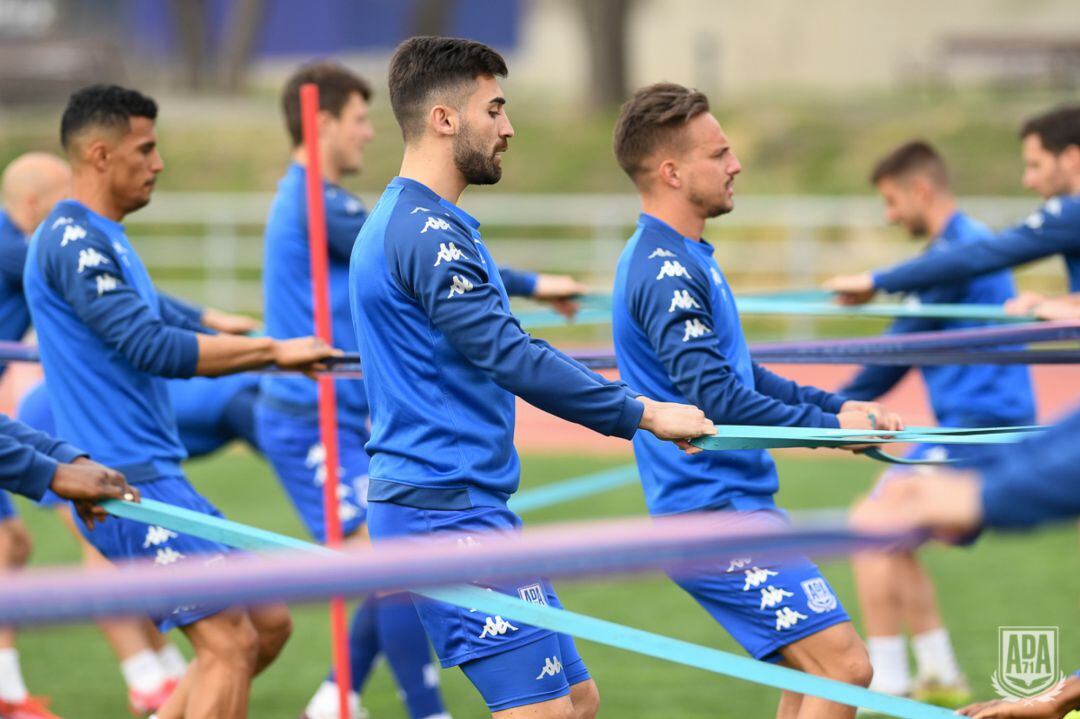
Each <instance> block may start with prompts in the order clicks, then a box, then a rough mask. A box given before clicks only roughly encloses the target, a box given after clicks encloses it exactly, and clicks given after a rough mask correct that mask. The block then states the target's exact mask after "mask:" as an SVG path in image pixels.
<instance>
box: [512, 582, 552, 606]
mask: <svg viewBox="0 0 1080 719" xmlns="http://www.w3.org/2000/svg"><path fill="white" fill-rule="evenodd" d="M518 596H519V597H521V599H522V600H523V601H526V602H528V603H529V604H539V605H540V606H542V607H546V606H547V605H548V603H547V595H546V594H544V588H543V587H541V586H540V585H539V584H530V585H528V586H525V587H518Z"/></svg>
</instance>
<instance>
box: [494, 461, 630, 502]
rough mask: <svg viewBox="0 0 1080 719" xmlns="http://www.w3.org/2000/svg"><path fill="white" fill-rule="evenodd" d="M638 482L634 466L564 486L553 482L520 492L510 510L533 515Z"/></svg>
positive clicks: (607, 471) (590, 475) (511, 499)
mask: <svg viewBox="0 0 1080 719" xmlns="http://www.w3.org/2000/svg"><path fill="white" fill-rule="evenodd" d="M637 481H638V471H637V466H636V465H633V464H628V465H624V466H622V467H615V468H614V469H606V470H603V471H601V472H596V473H594V474H587V475H585V476H583V477H573V478H571V479H566V480H563V481H561V482H552V483H551V484H546V485H544V486H542V487H536V488H534V489H526V490H523V491H521V492H518V493H517V494H515V495H514V496H513V497H511V498H510V501H509V502H508V503H507V506H509V507H510V509H512V510H513V511H515V512H517V513H519V514H520V513H523V512H533V511H535V510H537V509H544V508H545V507H551V506H554V505H556V504H562V503H564V502H572V501H574V500H575V499H581V498H583V497H591V496H592V495H594V494H600V493H601V492H607V491H609V490H612V489H618V488H619V487H625V486H626V485H628V484H635V483H636V482H637Z"/></svg>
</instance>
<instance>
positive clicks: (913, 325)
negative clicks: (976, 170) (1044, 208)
mask: <svg viewBox="0 0 1080 719" xmlns="http://www.w3.org/2000/svg"><path fill="white" fill-rule="evenodd" d="M992 237H993V234H992V233H991V232H990V230H989V229H987V228H986V226H984V225H982V224H981V223H979V222H976V221H975V220H973V219H971V218H970V217H968V216H967V215H965V214H963V213H962V212H956V213H954V214H953V215H952V217H950V218H949V220H948V222H947V223H946V224H945V227H944V228H943V229H942V231H941V234H940V235H939V236H938V237H937V238H935V239H934V240H933V241H932V243H931V244H930V245H929V246H928V248H927V250H926V252H925V255H924V256H925V257H927V258H928V259H933V258H934V257H936V256H937V255H939V254H942V253H947V252H950V251H952V250H953V248H957V247H970V246H973V245H978V244H979V243H981V242H985V241H987V240H989V239H991V238H992ZM915 294H916V295H917V296H918V298H919V301H920V302H922V303H923V304H934V303H979V304H1003V303H1005V302H1006V301H1008V300H1009V299H1011V298H1012V297H1013V296H1015V294H1016V288H1015V285H1014V284H1013V279H1012V274H1011V273H1010V272H1009V271H1008V270H998V271H995V272H989V273H986V274H983V275H978V276H974V277H959V278H950V279H949V280H947V281H944V282H940V283H938V284H934V285H929V286H927V287H923V288H922V289H920V290H918V291H916V293H915ZM986 324H987V323H985V322H981V321H978V320H939V319H931V318H923V317H904V318H901V319H898V320H896V321H895V322H894V323H893V324H892V325H891V326H890V327H889V329H888V330H887V334H890V335H900V334H905V333H908V332H932V331H937V330H955V329H963V328H969V327H980V326H984V325H986ZM910 369H911V368H910V367H904V366H891V365H869V366H867V367H864V368H863V369H862V370H861V371H860V372H859V373H858V374H857V375H856V376H855V377H854V378H853V379H852V380H851V381H850V382H849V383H848V384H847V385H846V386H845V387H844V388H843V389H841V390H840V394H842V395H844V396H845V397H848V398H850V399H857V400H864V401H870V400H875V399H877V398H879V397H881V396H882V395H884V394H885V393H886V392H888V391H889V390H890V389H892V388H893V387H894V386H895V385H896V384H897V383H898V382H900V380H901V379H903V377H904V375H906V374H907V373H908V371H909V370H910ZM920 369H921V372H922V375H923V380H924V382H925V384H926V389H927V391H928V393H929V396H930V404H931V406H932V407H933V409H934V415H935V417H936V419H937V422H938V424H939V425H941V426H943V427H979V426H984V427H991V426H997V425H1019V424H1031V423H1032V422H1033V421H1034V418H1035V400H1034V397H1033V393H1032V387H1031V372H1030V371H1029V369H1028V368H1027V367H1026V366H1023V365H942V366H928V367H922V368H920Z"/></svg>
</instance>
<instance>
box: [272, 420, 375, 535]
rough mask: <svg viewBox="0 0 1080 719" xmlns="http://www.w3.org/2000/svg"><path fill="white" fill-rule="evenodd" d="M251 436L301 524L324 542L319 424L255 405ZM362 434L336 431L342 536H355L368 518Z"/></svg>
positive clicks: (350, 429)
mask: <svg viewBox="0 0 1080 719" xmlns="http://www.w3.org/2000/svg"><path fill="white" fill-rule="evenodd" d="M255 433H256V436H257V437H258V440H259V447H260V448H261V449H262V451H263V454H264V455H265V456H266V459H267V460H269V462H270V464H271V466H272V467H273V468H274V473H275V474H277V477H278V480H279V481H280V482H281V486H282V487H283V488H284V489H285V493H286V494H288V495H289V500H290V501H291V502H292V505H293V507H294V508H295V509H296V512H297V514H299V515H300V521H302V522H303V523H304V526H306V527H307V530H308V532H309V533H310V534H311V536H312V537H314V538H315V539H316V541H318V542H324V541H326V527H325V524H324V516H325V515H324V514H323V481H324V479H325V477H326V467H325V456H326V454H325V450H324V449H323V445H322V441H321V439H320V437H319V421H318V419H316V418H314V417H303V416H298V415H295V414H291V413H288V412H282V411H278V410H277V409H273V408H270V407H268V406H266V404H265V403H264V402H259V403H257V404H256V405H255ZM367 440H368V433H367V430H366V429H364V428H356V427H344V426H340V427H339V428H338V455H339V457H338V458H339V460H340V465H341V470H340V472H339V474H338V478H339V482H340V484H339V485H338V502H339V505H338V516H339V517H340V518H341V532H342V534H343V535H344V536H349V535H350V534H355V533H356V532H357V531H358V530H359V529H360V527H361V525H363V523H364V520H365V519H366V517H367V479H368V477H367V473H368V456H367V453H366V452H365V451H364V444H365V443H366V442H367Z"/></svg>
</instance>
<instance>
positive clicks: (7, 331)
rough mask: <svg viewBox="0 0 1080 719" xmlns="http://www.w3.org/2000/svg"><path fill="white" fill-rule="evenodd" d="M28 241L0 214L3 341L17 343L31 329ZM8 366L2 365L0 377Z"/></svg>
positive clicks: (0, 322) (0, 330) (0, 326)
mask: <svg viewBox="0 0 1080 719" xmlns="http://www.w3.org/2000/svg"><path fill="white" fill-rule="evenodd" d="M26 242H27V238H26V236H25V235H24V234H23V233H22V230H20V229H19V227H18V226H17V225H16V224H15V223H14V222H12V220H11V218H10V217H8V216H7V214H5V213H4V212H3V211H0V340H7V341H10V342H17V341H18V340H21V339H22V338H23V335H25V334H26V331H27V330H28V329H30V310H29V308H27V306H26V300H25V299H24V298H23V280H22V275H23V265H25V264H26ZM6 369H7V364H5V363H3V362H0V376H3V374H4V370H6Z"/></svg>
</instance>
